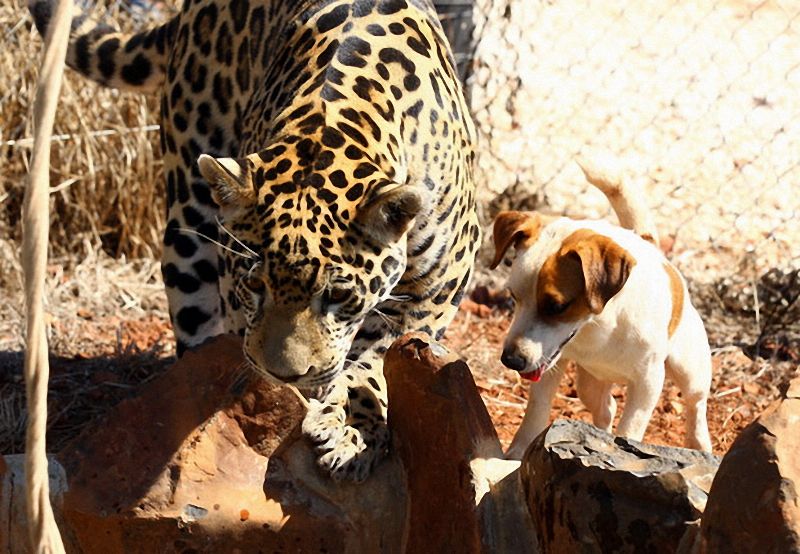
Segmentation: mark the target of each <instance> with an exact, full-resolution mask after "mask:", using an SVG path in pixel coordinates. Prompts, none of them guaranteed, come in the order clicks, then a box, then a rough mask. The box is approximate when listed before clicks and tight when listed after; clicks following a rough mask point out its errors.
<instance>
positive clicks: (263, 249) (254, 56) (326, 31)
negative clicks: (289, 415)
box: [31, 0, 480, 479]
mask: <svg viewBox="0 0 800 554" xmlns="http://www.w3.org/2000/svg"><path fill="white" fill-rule="evenodd" d="M48 6H49V4H48V0H34V3H33V5H32V7H31V9H32V13H33V14H34V18H35V21H36V24H37V27H38V28H39V30H40V31H41V32H44V31H45V30H46V27H47V22H48V17H49V7H48ZM68 60H69V64H70V66H71V67H72V68H74V69H76V70H77V71H80V72H81V73H83V74H85V75H86V76H88V77H90V78H92V79H94V80H97V81H99V82H101V83H104V84H107V85H109V86H115V87H119V88H124V89H133V90H140V91H152V90H158V91H160V93H161V97H162V108H161V139H162V149H163V153H164V169H165V174H166V189H167V203H168V208H169V218H168V224H167V228H166V230H165V233H164V258H163V263H162V271H163V275H164V282H165V284H166V287H167V294H168V297H169V304H170V315H171V318H172V321H173V325H174V328H175V334H176V336H177V340H178V346H179V352H182V351H183V350H184V349H185V348H186V347H191V346H193V345H197V344H199V343H201V342H203V341H204V340H205V339H207V338H208V337H211V336H214V335H217V334H219V333H223V332H230V331H232V332H238V333H240V334H242V335H243V336H244V342H245V347H244V350H245V354H246V356H247V359H248V360H249V361H250V362H251V364H252V365H253V367H254V368H255V369H256V371H258V372H259V373H260V374H262V375H264V376H265V377H268V378H271V379H273V380H276V381H278V382H284V383H294V384H296V385H297V386H299V387H302V388H304V389H308V390H309V391H310V392H309V394H310V395H311V396H312V397H313V398H312V400H311V408H310V410H309V413H308V416H307V417H306V419H305V421H304V423H303V430H304V432H305V434H306V435H307V436H309V437H310V438H311V440H312V441H313V442H314V444H315V445H316V447H317V451H318V453H319V456H320V457H319V463H320V466H321V467H322V468H323V469H325V470H327V471H328V472H330V473H331V474H332V475H333V476H334V477H335V478H342V477H347V478H352V479H363V478H364V477H365V476H366V475H367V473H368V472H369V470H370V468H371V467H372V466H373V464H374V463H375V461H377V460H378V459H379V458H380V456H381V454H382V453H383V452H384V451H385V449H386V447H387V444H388V433H387V431H386V424H385V414H386V391H385V383H384V379H383V371H382V364H383V361H382V358H383V354H384V352H385V351H386V349H387V347H388V346H389V345H390V344H391V342H392V341H393V340H394V339H395V338H396V337H398V336H400V335H401V334H402V333H405V332H408V331H422V332H425V333H428V334H430V335H431V336H433V337H436V338H439V337H441V336H442V334H443V333H444V330H445V328H446V327H447V325H448V324H449V322H450V320H451V319H452V317H453V315H454V313H455V310H456V307H457V305H458V303H459V300H460V298H461V295H462V293H463V290H464V288H465V286H466V284H467V281H468V279H469V274H470V271H471V268H472V265H473V263H474V257H475V252H476V249H477V247H478V244H479V241H480V231H479V227H478V223H477V217H476V212H475V197H474V185H473V180H472V161H473V157H474V155H473V136H474V131H473V126H472V123H471V121H470V118H469V115H468V112H467V109H466V105H465V102H464V99H463V95H462V91H461V88H460V85H459V82H458V79H457V77H456V72H455V64H454V62H453V58H452V55H451V53H450V50H449V47H448V44H447V41H446V39H445V38H444V36H443V33H442V29H441V27H440V25H439V22H438V19H437V17H436V13H435V11H434V9H433V8H432V6H431V5H430V4H429V3H428V2H427V1H424V0H333V1H331V0H314V1H308V0H307V1H299V0H298V1H294V2H292V1H283V2H280V1H277V0H261V1H255V0H232V1H230V2H220V1H213V0H199V1H198V0H195V1H189V0H187V1H186V3H185V4H184V6H183V9H182V11H181V12H180V13H179V14H178V15H176V16H175V17H174V18H173V19H171V20H170V21H169V22H166V23H164V24H163V25H160V26H158V27H155V28H152V29H148V30H146V31H143V32H141V33H137V34H133V35H123V34H120V33H117V32H114V31H113V30H111V29H108V28H106V27H103V26H101V25H98V24H97V23H96V22H93V21H91V20H89V19H86V18H83V17H80V18H79V19H77V21H76V24H75V25H74V27H73V34H72V39H71V42H70V50H69V55H68ZM198 159H199V161H198ZM215 243H219V245H217V244H215Z"/></svg>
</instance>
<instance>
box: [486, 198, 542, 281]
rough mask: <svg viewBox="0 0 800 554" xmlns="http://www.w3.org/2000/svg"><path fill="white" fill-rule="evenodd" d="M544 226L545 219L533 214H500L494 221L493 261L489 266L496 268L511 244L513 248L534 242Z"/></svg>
mask: <svg viewBox="0 0 800 554" xmlns="http://www.w3.org/2000/svg"><path fill="white" fill-rule="evenodd" d="M544 225H545V218H544V217H543V216H541V215H539V214H535V213H525V212H516V211H511V212H500V213H499V214H497V217H496V218H495V219H494V233H493V234H494V259H493V260H492V264H491V265H490V266H489V268H490V269H494V268H496V267H497V266H498V265H499V264H500V262H501V261H502V260H503V256H505V255H506V251H507V250H508V249H509V248H510V247H511V245H512V244H513V245H514V247H515V248H519V247H520V246H529V245H531V244H533V243H534V242H536V239H537V238H539V233H540V232H541V231H542V227H544Z"/></svg>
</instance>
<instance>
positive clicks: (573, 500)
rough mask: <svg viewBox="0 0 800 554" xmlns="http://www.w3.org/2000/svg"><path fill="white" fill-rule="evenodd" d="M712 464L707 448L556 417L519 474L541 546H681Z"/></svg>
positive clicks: (691, 539)
mask: <svg viewBox="0 0 800 554" xmlns="http://www.w3.org/2000/svg"><path fill="white" fill-rule="evenodd" d="M718 464H719V460H718V459H717V458H716V457H715V456H712V455H710V454H706V453H703V452H699V451H696V450H688V449H685V448H671V447H665V446H654V445H649V444H644V443H640V442H636V441H632V440H628V439H625V438H622V437H616V436H614V435H611V434H609V433H606V432H604V431H601V430H600V429H598V428H596V427H594V426H593V425H589V424H588V423H584V422H580V421H573V420H556V421H555V422H554V423H553V425H552V426H550V427H549V428H548V429H547V430H546V431H545V432H543V433H542V434H541V435H540V436H539V437H538V438H537V439H536V440H535V441H534V442H533V444H532V445H531V446H530V447H529V448H528V450H527V452H526V453H525V456H524V458H523V460H522V467H521V473H522V481H523V485H524V487H525V491H526V496H527V501H528V507H529V508H530V511H531V514H532V517H533V521H534V523H535V526H536V531H537V536H538V538H539V546H540V549H541V551H542V552H598V553H600V552H653V553H657V552H664V553H674V552H688V551H691V549H692V548H694V545H695V544H696V542H697V539H698V532H699V526H698V523H699V521H698V520H699V519H700V517H701V515H702V513H703V510H704V508H705V504H706V500H707V492H708V490H709V488H710V486H711V481H712V479H713V477H714V473H715V471H716V469H717V466H718Z"/></svg>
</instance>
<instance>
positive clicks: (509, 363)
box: [500, 348, 528, 371]
mask: <svg viewBox="0 0 800 554" xmlns="http://www.w3.org/2000/svg"><path fill="white" fill-rule="evenodd" d="M500 361H501V362H503V365H504V366H506V367H507V368H508V369H513V370H514V371H522V370H523V369H525V366H526V365H528V364H527V362H526V361H525V358H523V357H522V356H520V355H519V354H517V353H516V351H515V350H514V349H513V348H504V349H503V355H502V356H500Z"/></svg>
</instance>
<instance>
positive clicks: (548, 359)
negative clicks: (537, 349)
mask: <svg viewBox="0 0 800 554" xmlns="http://www.w3.org/2000/svg"><path fill="white" fill-rule="evenodd" d="M577 332H578V330H577V329H573V331H572V332H571V333H570V334H569V336H567V338H566V339H564V340H563V341H562V342H561V344H559V345H558V346H557V347H556V349H555V350H553V351H552V352H551V353H550V354H549V355H547V356H542V357H541V358H539V359H538V360H537V361H536V362H535V363H534V364H532V366H531V367H530V369H525V370H524V371H520V372H519V375H520V377H522V378H523V379H527V380H528V381H531V382H533V383H536V382H538V381H540V380H541V378H542V375H544V372H545V371H547V370H548V369H550V368H552V367H553V366H554V365H555V363H556V362H557V361H558V358H559V357H560V356H561V351H562V350H564V347H565V346H566V345H567V343H568V342H569V341H571V340H572V338H573V337H574V336H575V334H576V333H577Z"/></svg>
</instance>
